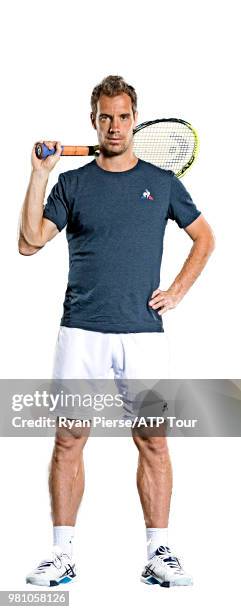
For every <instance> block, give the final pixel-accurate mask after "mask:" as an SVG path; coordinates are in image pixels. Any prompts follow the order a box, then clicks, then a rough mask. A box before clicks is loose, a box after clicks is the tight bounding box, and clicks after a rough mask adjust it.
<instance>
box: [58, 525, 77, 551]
mask: <svg viewBox="0 0 241 612" xmlns="http://www.w3.org/2000/svg"><path fill="white" fill-rule="evenodd" d="M53 539H54V546H59V547H60V548H61V550H62V551H63V552H64V553H67V555H69V557H70V558H72V556H73V539H74V527H66V526H65V525H60V526H59V527H53Z"/></svg>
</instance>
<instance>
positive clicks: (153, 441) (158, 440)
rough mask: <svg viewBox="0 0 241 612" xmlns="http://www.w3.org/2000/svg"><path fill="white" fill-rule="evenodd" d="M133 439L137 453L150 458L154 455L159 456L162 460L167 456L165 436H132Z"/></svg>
mask: <svg viewBox="0 0 241 612" xmlns="http://www.w3.org/2000/svg"><path fill="white" fill-rule="evenodd" d="M133 440H134V442H135V444H136V446H137V448H138V450H139V453H140V454H141V455H142V456H145V457H146V458H148V457H149V458H150V459H151V460H152V459H153V458H154V457H161V458H162V459H163V460H165V459H166V458H168V457H169V452H168V446H167V439H166V437H165V436H158V437H156V436H148V437H147V438H144V437H142V436H133Z"/></svg>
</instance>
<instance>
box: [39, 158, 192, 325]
mask: <svg viewBox="0 0 241 612" xmlns="http://www.w3.org/2000/svg"><path fill="white" fill-rule="evenodd" d="M200 214H201V212H200V211H199V210H197V208H196V206H195V204H194V203H193V201H192V198H191V196H190V195H189V193H188V192H187V190H186V189H185V187H184V185H183V184H182V182H181V181H180V180H179V179H178V178H177V177H176V176H175V174H174V172H172V171H171V170H162V169H161V168H158V167H157V166H154V165H153V164H150V163H149V162H145V161H143V160H141V159H138V162H137V164H136V165H135V166H134V167H133V168H131V169H130V170H126V171H124V172H111V171H108V170H103V169H102V168H100V167H99V166H98V164H97V163H96V160H93V161H92V162H90V163H88V164H86V165H85V166H83V167H80V168H77V169H74V170H68V171H67V172H63V173H61V174H60V175H59V178H58V182H57V183H56V184H55V185H54V187H53V188H52V191H51V192H50V194H49V196H48V198H47V203H46V206H45V208H44V213H43V216H44V217H45V218H47V219H50V220H51V221H53V222H54V223H55V224H56V226H57V228H58V230H59V231H61V230H62V229H63V228H64V227H65V226H67V227H66V236H67V240H68V246H69V276H68V285H67V290H66V294H65V300H64V308H63V316H62V318H61V325H64V326H66V327H78V328H82V329H89V330H93V331H101V332H110V333H112V332H117V333H118V332H119V333H125V332H126V333H131V332H163V331H164V328H163V323H162V317H161V315H159V314H158V312H157V311H156V310H153V308H151V306H149V305H148V302H149V300H150V299H151V294H152V292H153V291H154V290H155V289H158V287H159V284H160V267H161V259H162V251H163V237H164V232H165V228H166V224H167V221H168V219H172V220H174V221H176V223H177V224H178V225H179V227H181V228H184V227H186V226H187V225H189V224H190V223H192V222H193V221H194V220H195V219H197V217H198V216H199V215H200Z"/></svg>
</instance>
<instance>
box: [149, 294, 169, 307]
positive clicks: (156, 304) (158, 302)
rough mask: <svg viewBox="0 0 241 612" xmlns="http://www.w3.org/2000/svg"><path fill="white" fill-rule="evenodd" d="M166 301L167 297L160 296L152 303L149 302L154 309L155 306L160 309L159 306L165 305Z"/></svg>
mask: <svg viewBox="0 0 241 612" xmlns="http://www.w3.org/2000/svg"><path fill="white" fill-rule="evenodd" d="M165 300H166V298H165V296H162V297H159V296H158V297H156V298H155V299H154V300H151V302H149V304H150V305H151V306H152V308H153V307H154V306H155V307H156V308H157V307H158V305H159V304H160V305H161V304H162V303H163V301H165Z"/></svg>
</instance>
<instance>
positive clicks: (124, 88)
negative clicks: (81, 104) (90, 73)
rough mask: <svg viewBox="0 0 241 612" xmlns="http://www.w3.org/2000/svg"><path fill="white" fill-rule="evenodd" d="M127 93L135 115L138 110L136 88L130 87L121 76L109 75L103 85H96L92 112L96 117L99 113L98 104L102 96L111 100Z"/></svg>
mask: <svg viewBox="0 0 241 612" xmlns="http://www.w3.org/2000/svg"><path fill="white" fill-rule="evenodd" d="M121 93H126V94H128V96H130V98H131V103H132V110H133V114H134V113H135V112H136V110H137V95H136V91H135V89H134V87H132V85H128V83H126V81H125V80H124V79H123V77H121V76H116V75H111V74H110V75H109V76H107V77H105V78H104V79H103V80H102V81H101V83H99V84H98V85H96V86H95V87H94V89H93V91H92V94H91V101H90V103H91V110H92V113H93V115H94V116H96V113H97V102H98V100H99V98H100V96H101V95H102V94H104V95H105V96H110V97H111V98H112V97H114V96H117V95H118V94H121Z"/></svg>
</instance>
